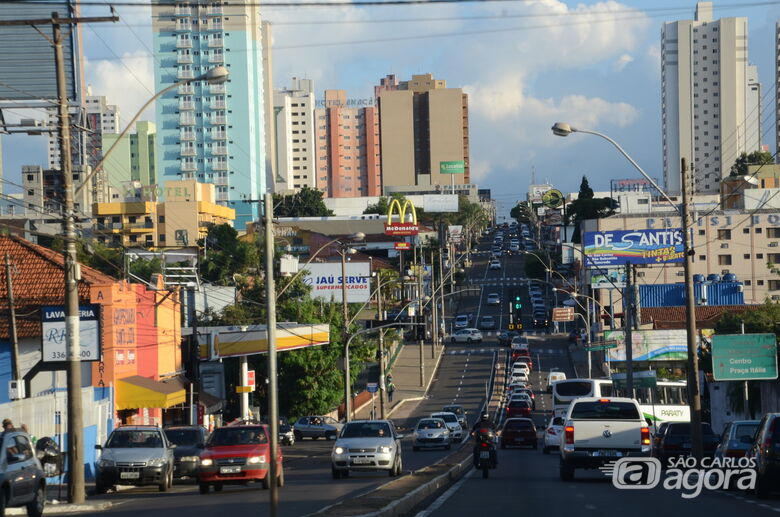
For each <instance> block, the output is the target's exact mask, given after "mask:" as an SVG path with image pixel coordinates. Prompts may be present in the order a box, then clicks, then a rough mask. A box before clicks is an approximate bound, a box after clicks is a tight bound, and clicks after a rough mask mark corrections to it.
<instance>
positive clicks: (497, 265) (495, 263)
mask: <svg viewBox="0 0 780 517" xmlns="http://www.w3.org/2000/svg"><path fill="white" fill-rule="evenodd" d="M490 269H501V261H499V260H496V259H493V260H491V261H490Z"/></svg>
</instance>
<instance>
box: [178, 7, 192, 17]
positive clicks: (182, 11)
mask: <svg viewBox="0 0 780 517" xmlns="http://www.w3.org/2000/svg"><path fill="white" fill-rule="evenodd" d="M174 14H175V15H176V16H192V7H186V6H183V5H177V6H176V9H175V10H174Z"/></svg>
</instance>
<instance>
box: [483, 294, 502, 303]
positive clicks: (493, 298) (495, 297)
mask: <svg viewBox="0 0 780 517" xmlns="http://www.w3.org/2000/svg"><path fill="white" fill-rule="evenodd" d="M486 303H487V304H488V305H500V304H501V296H499V294H498V293H490V294H488V295H487V302H486Z"/></svg>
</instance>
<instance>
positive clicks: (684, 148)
mask: <svg viewBox="0 0 780 517" xmlns="http://www.w3.org/2000/svg"><path fill="white" fill-rule="evenodd" d="M661 74H662V75H661V77H662V93H661V102H662V106H661V108H662V118H663V154H664V182H665V184H666V190H667V192H670V193H679V192H680V159H681V158H686V159H687V160H688V162H689V164H690V163H691V162H692V164H693V170H694V174H695V176H694V181H695V184H694V188H695V191H696V192H699V193H717V192H718V189H719V185H720V180H721V179H722V178H723V177H724V176H728V174H729V170H730V168H731V166H732V165H733V164H734V161H735V160H736V158H737V157H738V156H739V154H740V153H742V152H748V153H749V152H752V151H756V150H758V149H759V148H760V133H761V131H760V127H759V126H760V124H759V121H760V111H759V99H760V88H759V87H758V83H757V78H756V75H757V74H756V70H755V67H752V66H751V65H749V64H748V27H747V18H745V17H735V18H721V19H719V20H713V19H712V2H699V3H697V4H696V17H695V19H694V20H680V21H675V22H667V23H665V24H664V26H663V29H662V34H661Z"/></svg>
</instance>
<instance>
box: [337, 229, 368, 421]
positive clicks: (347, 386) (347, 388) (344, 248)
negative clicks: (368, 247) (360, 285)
mask: <svg viewBox="0 0 780 517" xmlns="http://www.w3.org/2000/svg"><path fill="white" fill-rule="evenodd" d="M351 237H352V238H354V239H355V240H359V241H362V240H363V239H365V238H366V235H365V234H364V233H362V232H358V233H356V234H353V235H352V236H351ZM350 250H351V251H352V253H354V252H355V250H354V249H353V248H350V247H349V244H347V243H341V244H340V246H339V255H341V311H342V317H343V318H344V329H343V339H344V421H345V422H349V421H350V420H352V381H351V379H350V371H349V305H348V300H347V254H348V253H349V252H350Z"/></svg>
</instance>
